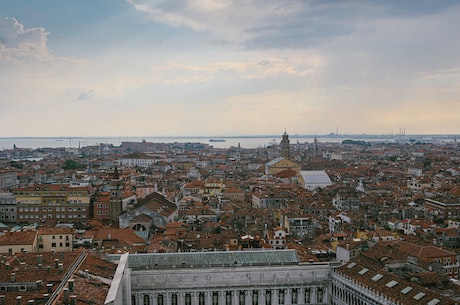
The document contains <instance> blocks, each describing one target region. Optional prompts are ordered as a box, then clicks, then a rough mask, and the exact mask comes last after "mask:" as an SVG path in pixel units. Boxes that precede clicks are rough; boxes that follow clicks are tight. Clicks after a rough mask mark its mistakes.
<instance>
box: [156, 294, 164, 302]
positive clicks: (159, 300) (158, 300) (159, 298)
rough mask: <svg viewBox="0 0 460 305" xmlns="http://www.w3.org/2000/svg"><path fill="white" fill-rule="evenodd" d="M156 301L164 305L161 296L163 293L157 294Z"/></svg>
mask: <svg viewBox="0 0 460 305" xmlns="http://www.w3.org/2000/svg"><path fill="white" fill-rule="evenodd" d="M157 302H158V303H157V304H158V305H164V298H163V295H162V294H159V295H158V296H157Z"/></svg>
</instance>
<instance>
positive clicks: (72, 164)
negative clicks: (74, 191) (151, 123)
mask: <svg viewBox="0 0 460 305" xmlns="http://www.w3.org/2000/svg"><path fill="white" fill-rule="evenodd" d="M62 168H63V169H65V170H69V169H80V168H83V165H82V164H81V163H78V162H77V161H75V160H65V162H64V165H63V166H62Z"/></svg>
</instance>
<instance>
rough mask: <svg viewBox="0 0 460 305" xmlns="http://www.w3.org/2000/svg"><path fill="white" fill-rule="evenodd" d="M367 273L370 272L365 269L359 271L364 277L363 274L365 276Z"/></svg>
mask: <svg viewBox="0 0 460 305" xmlns="http://www.w3.org/2000/svg"><path fill="white" fill-rule="evenodd" d="M367 271H369V269H367V268H363V270H361V271H359V272H358V273H359V274H361V275H363V274H365V273H366V272H367Z"/></svg>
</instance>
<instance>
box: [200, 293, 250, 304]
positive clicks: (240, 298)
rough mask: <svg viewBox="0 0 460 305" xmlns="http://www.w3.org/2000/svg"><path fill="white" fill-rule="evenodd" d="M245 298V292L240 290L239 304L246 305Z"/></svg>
mask: <svg viewBox="0 0 460 305" xmlns="http://www.w3.org/2000/svg"><path fill="white" fill-rule="evenodd" d="M244 297H245V296H244V291H243V290H240V293H239V294H238V302H239V303H238V304H239V305H244V304H245V301H244ZM200 305H201V304H200Z"/></svg>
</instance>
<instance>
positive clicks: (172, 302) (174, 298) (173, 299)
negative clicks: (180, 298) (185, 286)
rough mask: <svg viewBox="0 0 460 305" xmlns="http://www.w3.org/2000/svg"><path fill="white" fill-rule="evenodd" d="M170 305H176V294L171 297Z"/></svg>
mask: <svg viewBox="0 0 460 305" xmlns="http://www.w3.org/2000/svg"><path fill="white" fill-rule="evenodd" d="M171 305H177V294H175V293H173V294H172V295H171Z"/></svg>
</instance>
